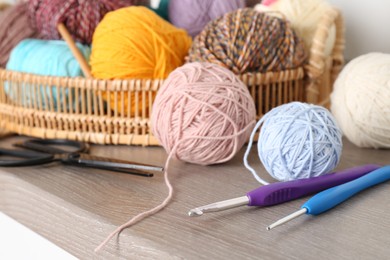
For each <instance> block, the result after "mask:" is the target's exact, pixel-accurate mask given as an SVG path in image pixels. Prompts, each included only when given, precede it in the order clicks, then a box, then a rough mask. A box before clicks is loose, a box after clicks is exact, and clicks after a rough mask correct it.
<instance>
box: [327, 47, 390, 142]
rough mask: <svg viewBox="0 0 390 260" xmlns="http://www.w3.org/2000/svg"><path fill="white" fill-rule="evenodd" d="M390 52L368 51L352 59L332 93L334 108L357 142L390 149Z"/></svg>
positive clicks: (347, 131) (339, 77) (351, 138)
mask: <svg viewBox="0 0 390 260" xmlns="http://www.w3.org/2000/svg"><path fill="white" fill-rule="evenodd" d="M389 100H390V54H384V53H369V54H365V55H362V56H360V57H357V58H355V59H353V60H352V61H350V62H349V63H348V64H347V65H346V66H345V67H344V69H343V70H342V71H341V73H340V75H339V76H338V78H337V80H336V82H335V84H334V89H333V92H332V94H331V111H332V113H333V114H334V116H335V117H336V119H337V120H338V122H339V124H340V127H341V129H342V131H343V134H344V135H345V136H346V137H347V138H348V139H349V140H350V141H351V142H352V143H354V144H355V145H357V146H359V147H366V148H386V149H388V148H390V116H389V115H390V101H389Z"/></svg>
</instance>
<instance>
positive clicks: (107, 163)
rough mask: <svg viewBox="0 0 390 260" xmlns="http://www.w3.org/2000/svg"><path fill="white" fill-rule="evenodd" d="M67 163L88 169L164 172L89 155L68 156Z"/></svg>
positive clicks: (159, 168)
mask: <svg viewBox="0 0 390 260" xmlns="http://www.w3.org/2000/svg"><path fill="white" fill-rule="evenodd" d="M67 161H68V162H71V163H77V164H81V165H84V166H88V167H104V168H105V169H110V168H115V169H135V170H142V171H159V172H162V171H164V168H163V167H160V166H155V165H149V164H141V163H136V162H131V161H125V160H118V159H112V158H106V157H99V156H93V155H89V154H79V153H75V154H70V155H69V157H68V159H67Z"/></svg>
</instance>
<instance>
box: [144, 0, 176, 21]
mask: <svg viewBox="0 0 390 260" xmlns="http://www.w3.org/2000/svg"><path fill="white" fill-rule="evenodd" d="M170 1H171V0H150V1H149V2H150V3H149V5H148V6H149V8H150V9H152V10H153V11H154V12H156V14H158V15H159V16H161V18H163V19H164V20H166V21H169V13H168V6H169V2H170Z"/></svg>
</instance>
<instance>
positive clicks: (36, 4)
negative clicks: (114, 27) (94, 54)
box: [28, 0, 137, 44]
mask: <svg viewBox="0 0 390 260" xmlns="http://www.w3.org/2000/svg"><path fill="white" fill-rule="evenodd" d="M136 2H137V0H29V2H28V3H29V11H30V17H31V19H32V21H33V23H34V25H35V26H36V28H37V30H38V31H39V32H40V33H41V35H42V37H43V38H44V39H47V40H59V39H61V36H60V34H59V33H58V30H57V25H58V24H59V23H64V24H65V27H66V28H67V29H68V30H69V32H70V33H71V34H72V36H73V38H74V40H76V41H80V42H82V43H88V44H89V43H91V42H92V35H93V32H94V31H95V28H96V26H97V25H98V23H99V22H100V20H101V19H103V16H104V15H105V14H106V13H107V12H109V11H113V10H116V9H119V8H122V7H126V6H131V5H133V4H135V3H136Z"/></svg>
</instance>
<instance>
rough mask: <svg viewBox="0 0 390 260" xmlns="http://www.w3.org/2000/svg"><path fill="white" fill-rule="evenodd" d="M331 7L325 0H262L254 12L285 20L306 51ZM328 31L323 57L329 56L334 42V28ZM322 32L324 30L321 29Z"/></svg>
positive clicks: (332, 26) (331, 27)
mask: <svg viewBox="0 0 390 260" xmlns="http://www.w3.org/2000/svg"><path fill="white" fill-rule="evenodd" d="M331 9H332V7H331V5H330V4H329V3H328V2H327V1H325V0H264V1H262V3H261V4H258V5H256V6H255V10H257V11H260V12H266V13H267V14H268V15H273V16H277V17H280V18H286V19H287V20H288V21H290V22H291V25H292V27H293V28H294V30H295V31H296V33H297V34H298V35H299V37H301V38H302V39H303V41H304V43H305V47H306V50H307V51H309V50H310V49H311V46H312V43H313V40H314V37H315V34H316V31H317V29H318V28H319V24H320V23H321V21H322V19H324V15H326V12H327V11H329V10H331ZM326 29H328V38H327V39H326V41H325V42H324V43H323V44H324V48H325V49H324V53H325V55H327V56H328V55H330V54H331V53H332V50H333V46H334V44H335V41H336V27H335V25H334V24H332V25H331V26H330V27H329V28H326ZM322 30H324V28H322Z"/></svg>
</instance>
